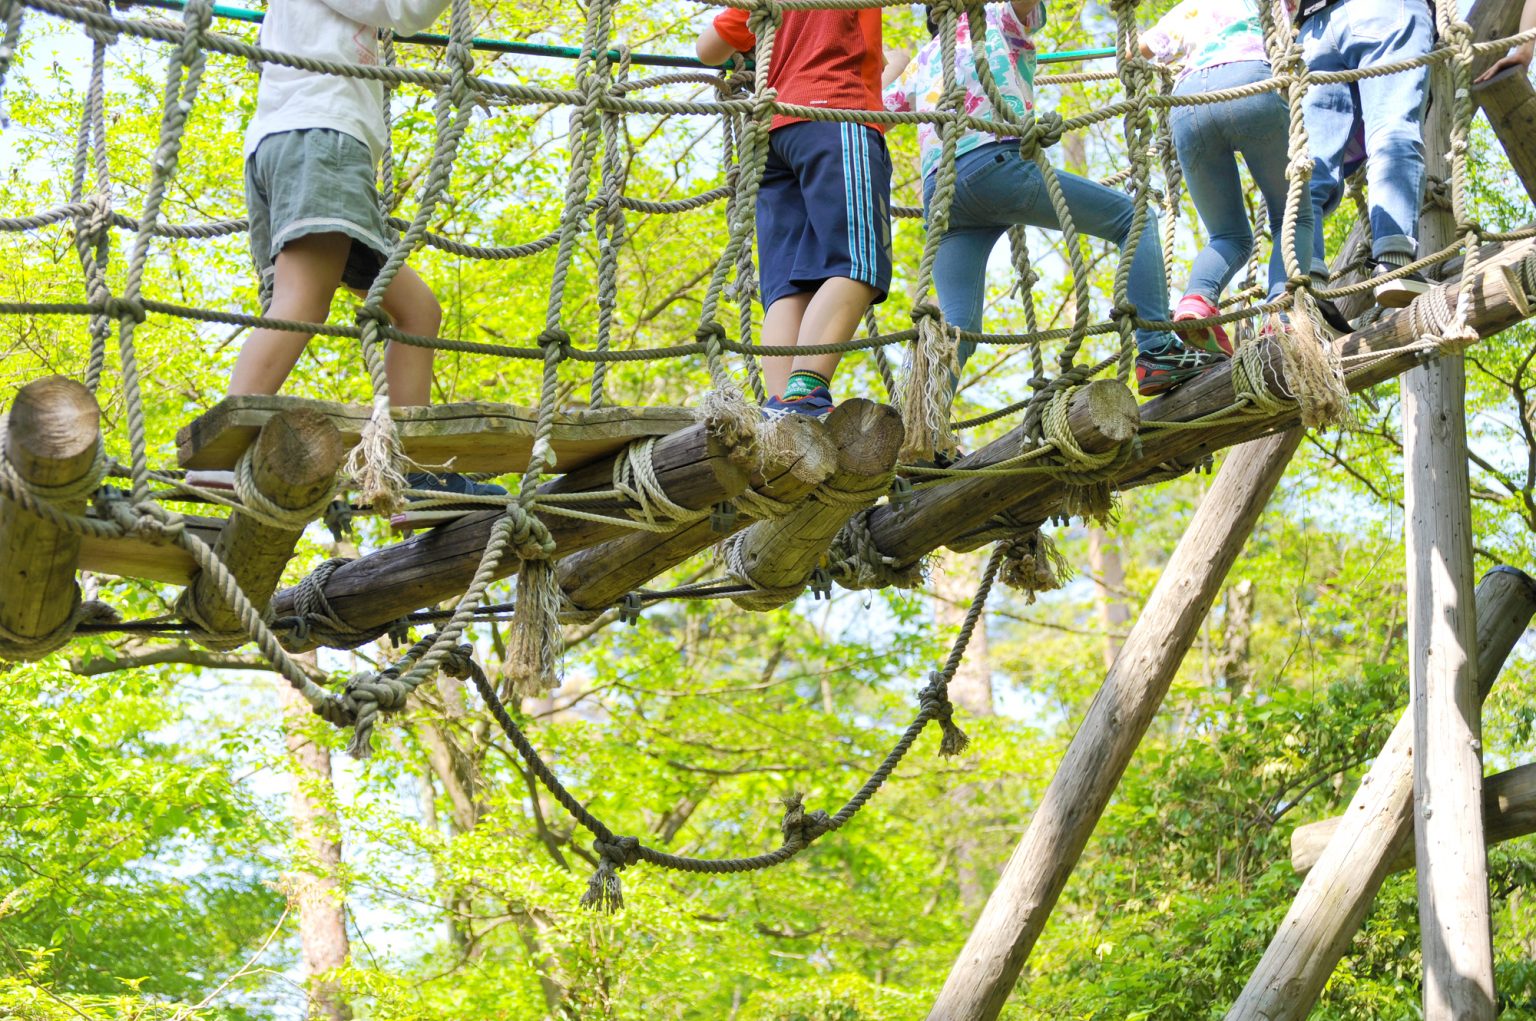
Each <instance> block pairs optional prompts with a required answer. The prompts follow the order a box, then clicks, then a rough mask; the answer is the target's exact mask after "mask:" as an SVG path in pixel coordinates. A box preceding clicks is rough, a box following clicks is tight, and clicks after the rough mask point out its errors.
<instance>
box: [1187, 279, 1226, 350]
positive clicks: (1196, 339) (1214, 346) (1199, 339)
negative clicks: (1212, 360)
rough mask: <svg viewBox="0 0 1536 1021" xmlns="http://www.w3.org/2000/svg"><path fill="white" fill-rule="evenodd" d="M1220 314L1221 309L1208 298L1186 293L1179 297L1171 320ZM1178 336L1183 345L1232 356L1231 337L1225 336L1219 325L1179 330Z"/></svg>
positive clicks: (1207, 317)
mask: <svg viewBox="0 0 1536 1021" xmlns="http://www.w3.org/2000/svg"><path fill="white" fill-rule="evenodd" d="M1219 315H1221V309H1219V308H1217V307H1216V306H1215V305H1212V304H1211V302H1210V300H1209V299H1207V298H1206V297H1205V296H1204V295H1201V294H1186V295H1184V297H1182V298H1180V299H1179V305H1178V307H1177V308H1175V309H1174V310H1173V321H1174V322H1179V321H1180V320H1183V319H1210V318H1212V317H1213V316H1219ZM1177 332H1178V334H1179V336H1180V337H1181V338H1182V339H1183V341H1184V346H1185V347H1196V348H1199V349H1201V350H1202V351H1209V352H1210V353H1211V354H1220V355H1226V356H1227V357H1228V358H1231V357H1232V338H1231V337H1228V336H1227V331H1226V330H1224V329H1222V328H1221V327H1220V326H1202V327H1200V328H1199V329H1197V330H1179V331H1177Z"/></svg>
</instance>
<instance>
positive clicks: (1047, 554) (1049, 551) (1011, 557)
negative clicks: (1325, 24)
mask: <svg viewBox="0 0 1536 1021" xmlns="http://www.w3.org/2000/svg"><path fill="white" fill-rule="evenodd" d="M999 546H1000V548H1001V549H1002V551H1003V564H1002V567H1001V569H1000V570H999V572H998V579H999V580H1000V581H1001V582H1002V583H1003V584H1004V585H1007V586H1008V587H1009V588H1011V589H1015V590H1017V591H1019V592H1022V593H1024V598H1025V601H1026V602H1027V603H1030V604H1033V603H1034V601H1035V597H1036V596H1037V595H1039V594H1040V593H1041V592H1052V591H1055V590H1056V589H1059V588H1061V587H1062V586H1063V585H1065V584H1066V583H1067V582H1068V581H1070V580H1071V579H1072V573H1073V572H1072V564H1071V562H1070V561H1068V560H1067V558H1066V557H1065V556H1064V555H1063V554H1062V552H1061V550H1060V549H1059V548H1058V547H1057V546H1056V543H1055V541H1054V540H1052V539H1051V537H1050V536H1048V535H1046V534H1045V533H1044V532H1042V531H1041V530H1040V528H1039V527H1038V526H1035V527H1033V528H1030V529H1028V530H1027V531H1026V532H1025V533H1024V534H1023V535H1020V536H1018V537H1017V538H1012V539H1004V540H1002V541H1001V542H1000V543H999Z"/></svg>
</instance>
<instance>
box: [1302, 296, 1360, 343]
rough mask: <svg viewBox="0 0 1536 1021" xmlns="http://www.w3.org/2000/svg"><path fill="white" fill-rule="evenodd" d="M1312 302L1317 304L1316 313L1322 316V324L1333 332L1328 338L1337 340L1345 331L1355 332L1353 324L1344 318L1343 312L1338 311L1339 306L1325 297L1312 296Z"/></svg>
mask: <svg viewBox="0 0 1536 1021" xmlns="http://www.w3.org/2000/svg"><path fill="white" fill-rule="evenodd" d="M1312 304H1314V305H1316V306H1317V313H1318V315H1320V316H1322V317H1323V325H1324V326H1326V327H1327V328H1328V330H1329V332H1331V333H1332V334H1333V336H1332V337H1330V338H1328V339H1329V340H1338V339H1339V338H1340V337H1342V336H1344V335H1345V334H1346V333H1354V332H1355V324H1354V323H1352V322H1350V321H1349V320H1348V319H1346V318H1344V313H1343V312H1340V311H1339V306H1337V305H1335V304H1334V303H1333V302H1331V301H1329V300H1328V299H1327V298H1313V299H1312Z"/></svg>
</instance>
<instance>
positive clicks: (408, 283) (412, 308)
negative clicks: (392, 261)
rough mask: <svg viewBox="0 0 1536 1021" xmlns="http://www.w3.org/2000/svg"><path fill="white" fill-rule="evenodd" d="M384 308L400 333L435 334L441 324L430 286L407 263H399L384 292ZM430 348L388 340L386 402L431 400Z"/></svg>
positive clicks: (406, 403)
mask: <svg viewBox="0 0 1536 1021" xmlns="http://www.w3.org/2000/svg"><path fill="white" fill-rule="evenodd" d="M384 311H385V313H386V314H387V315H388V316H389V318H390V320H391V321H392V322H393V323H394V324H395V326H396V328H398V329H399V330H400V331H401V332H402V333H412V334H415V335H416V336H418V337H435V336H437V333H438V330H440V329H442V325H443V309H442V306H440V305H439V304H438V303H437V297H436V296H435V295H433V293H432V288H430V287H428V286H427V283H426V281H425V280H423V279H421V277H420V276H419V275H418V274H417V273H416V271H415V270H413V269H411V267H409V266H401V267H400V272H399V273H396V274H395V279H393V280H391V281H390V282H389V287H388V289H386V290H385V291H384ZM434 354H436V352H435V351H434V350H433V349H432V348H430V347H417V346H416V345H415V344H399V343H391V344H390V345H389V346H388V347H387V348H386V349H385V351H384V374H385V376H386V377H388V379H389V402H390V403H391V404H393V405H394V406H395V407H397V408H408V407H413V406H415V405H419V404H431V403H432V356H433V355H434Z"/></svg>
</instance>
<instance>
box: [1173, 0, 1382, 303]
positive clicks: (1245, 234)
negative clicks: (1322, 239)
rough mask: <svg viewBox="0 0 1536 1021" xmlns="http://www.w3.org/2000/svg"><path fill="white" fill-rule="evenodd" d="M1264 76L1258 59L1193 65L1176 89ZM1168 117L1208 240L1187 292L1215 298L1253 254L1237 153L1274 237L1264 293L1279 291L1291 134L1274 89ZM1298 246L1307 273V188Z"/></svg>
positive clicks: (1215, 87) (1299, 213)
mask: <svg viewBox="0 0 1536 1021" xmlns="http://www.w3.org/2000/svg"><path fill="white" fill-rule="evenodd" d="M1350 2H1351V3H1355V2H1358V0H1350ZM1269 77H1271V75H1270V71H1269V64H1267V63H1265V62H1264V61H1262V60H1240V61H1234V62H1232V63H1230V64H1216V65H1214V66H1212V67H1202V68H1200V69H1199V70H1197V71H1191V72H1190V73H1189V74H1188V75H1186V76H1185V77H1184V79H1183V80H1182V81H1180V82H1179V84H1178V87H1177V88H1175V89H1174V90H1173V94H1174V95H1176V96H1189V95H1194V94H1196V93H1200V92H1216V91H1219V90H1221V89H1235V88H1237V87H1239V86H1242V85H1250V84H1252V83H1253V82H1261V81H1263V80H1264V79H1266V78H1269ZM1169 123H1170V125H1171V127H1172V129H1173V142H1174V145H1175V146H1176V147H1177V148H1178V150H1179V165H1180V166H1181V167H1183V168H1184V183H1185V185H1186V186H1187V187H1188V188H1189V197H1190V199H1192V200H1193V201H1194V203H1195V209H1196V211H1197V212H1199V214H1200V222H1201V223H1204V224H1205V232H1206V235H1207V238H1208V240H1207V241H1206V244H1205V247H1204V248H1203V249H1201V250H1200V254H1199V255H1197V256H1195V261H1194V263H1193V264H1192V265H1191V266H1190V270H1189V286H1188V287H1186V288H1185V291H1186V292H1187V293H1189V294H1198V295H1200V296H1202V297H1204V298H1205V299H1206V300H1207V301H1209V302H1210V303H1211V304H1213V305H1215V304H1218V301H1219V299H1220V298H1221V292H1222V291H1223V290H1225V289H1226V286H1227V285H1228V284H1229V283H1231V282H1232V277H1233V276H1234V275H1236V273H1237V271H1238V270H1239V269H1241V268H1242V266H1243V264H1244V263H1245V262H1247V261H1248V257H1249V256H1250V255H1252V254H1253V229H1252V228H1251V227H1250V226H1249V224H1248V207H1247V205H1246V204H1245V203H1244V201H1243V198H1244V195H1243V182H1242V180H1241V179H1240V178H1239V177H1238V175H1237V155H1238V154H1239V153H1241V154H1242V157H1243V162H1245V163H1247V164H1248V173H1249V174H1251V175H1252V176H1253V183H1254V184H1256V185H1258V188H1259V193H1260V194H1261V195H1263V196H1264V208H1265V210H1266V212H1267V213H1268V215H1269V233H1270V236H1271V237H1272V238H1273V239H1274V243H1273V244H1272V245H1271V246H1270V253H1269V297H1270V298H1271V299H1274V298H1277V297H1279V296H1280V295H1282V294H1284V293H1285V283H1286V273H1285V259H1284V258H1283V256H1282V252H1283V249H1282V248H1281V244H1280V242H1281V238H1282V237H1283V236H1284V231H1283V230H1282V226H1283V224H1284V221H1285V192H1286V187H1287V185H1288V183H1289V182H1287V181H1286V179H1285V167H1286V163H1287V161H1288V159H1289V156H1288V154H1287V136H1288V135H1289V132H1290V114H1289V112H1288V110H1287V107H1286V103H1285V100H1283V99H1281V98H1280V95H1279V93H1276V92H1261V93H1260V94H1258V95H1257V96H1245V97H1244V98H1242V99H1234V100H1230V101H1229V102H1225V103H1213V104H1211V105H1209V106H1176V107H1174V108H1173V113H1172V115H1171V116H1170V117H1169ZM1295 246H1296V247H1295V251H1296V262H1297V263H1298V264H1299V265H1300V268H1301V272H1302V273H1303V274H1305V273H1306V272H1307V269H1308V267H1309V266H1310V265H1311V263H1312V202H1311V198H1310V196H1308V195H1306V194H1303V195H1302V197H1301V205H1300V206H1299V207H1298V208H1297V210H1296V235H1295Z"/></svg>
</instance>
